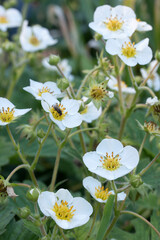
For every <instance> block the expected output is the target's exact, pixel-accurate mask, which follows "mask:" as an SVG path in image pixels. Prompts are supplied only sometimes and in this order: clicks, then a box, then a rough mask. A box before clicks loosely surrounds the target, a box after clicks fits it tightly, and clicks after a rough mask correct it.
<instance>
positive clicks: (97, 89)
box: [90, 85, 106, 100]
mask: <svg viewBox="0 0 160 240" xmlns="http://www.w3.org/2000/svg"><path fill="white" fill-rule="evenodd" d="M105 95H106V90H105V89H104V88H103V87H102V86H98V85H97V86H93V87H92V89H91V90H90V96H91V97H92V98H93V99H95V100H101V99H103V98H104V96H105Z"/></svg>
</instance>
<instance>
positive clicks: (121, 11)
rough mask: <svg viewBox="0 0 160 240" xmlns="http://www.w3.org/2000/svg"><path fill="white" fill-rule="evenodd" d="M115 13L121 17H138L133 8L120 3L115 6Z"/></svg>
mask: <svg viewBox="0 0 160 240" xmlns="http://www.w3.org/2000/svg"><path fill="white" fill-rule="evenodd" d="M114 10H115V14H116V15H118V16H119V17H121V18H125V19H126V18H136V15H135V13H134V11H133V10H132V8H130V7H127V6H122V5H118V6H116V7H115V8H114Z"/></svg>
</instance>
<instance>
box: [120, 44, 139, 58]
mask: <svg viewBox="0 0 160 240" xmlns="http://www.w3.org/2000/svg"><path fill="white" fill-rule="evenodd" d="M134 45H135V43H131V42H129V43H125V46H122V54H123V55H124V56H125V57H127V58H132V57H134V56H135V55H136V49H135V47H134Z"/></svg>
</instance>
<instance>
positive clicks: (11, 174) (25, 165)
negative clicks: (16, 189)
mask: <svg viewBox="0 0 160 240" xmlns="http://www.w3.org/2000/svg"><path fill="white" fill-rule="evenodd" d="M29 167H30V166H29V165H28V164H21V165H19V166H17V167H16V168H15V169H13V171H12V172H11V173H10V174H9V175H8V177H7V178H6V181H8V182H9V180H10V179H11V177H12V176H13V174H14V173H15V172H16V171H18V170H19V169H21V168H29Z"/></svg>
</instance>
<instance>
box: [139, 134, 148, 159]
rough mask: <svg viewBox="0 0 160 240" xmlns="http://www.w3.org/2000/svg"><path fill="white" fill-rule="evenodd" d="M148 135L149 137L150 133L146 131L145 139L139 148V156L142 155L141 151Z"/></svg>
mask: <svg viewBox="0 0 160 240" xmlns="http://www.w3.org/2000/svg"><path fill="white" fill-rule="evenodd" d="M147 137H148V133H147V132H146V133H145V135H144V138H143V141H142V143H141V146H140V148H139V157H140V156H141V153H142V150H143V147H144V144H145V141H146V139H147Z"/></svg>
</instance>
